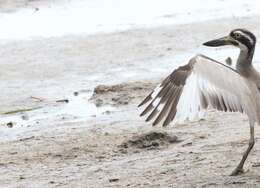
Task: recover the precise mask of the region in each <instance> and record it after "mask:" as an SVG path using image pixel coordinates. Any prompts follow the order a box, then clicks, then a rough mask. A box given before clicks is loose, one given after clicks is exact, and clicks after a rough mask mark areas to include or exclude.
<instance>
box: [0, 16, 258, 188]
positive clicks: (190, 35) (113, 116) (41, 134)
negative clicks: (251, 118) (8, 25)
mask: <svg viewBox="0 0 260 188" xmlns="http://www.w3.org/2000/svg"><path fill="white" fill-rule="evenodd" d="M258 23H259V16H257V17H254V18H252V17H250V18H243V19H236V18H232V19H223V20H217V21H207V22H203V23H194V24H188V25H181V26H167V27H158V28H152V29H138V30H132V31H125V32H118V33H112V34H99V35H93V36H68V37H61V38H49V39H34V40H29V41H14V42H6V41H2V42H1V44H0V54H1V64H0V88H2V90H1V95H0V101H1V106H0V112H6V111H10V110H15V109H19V108H25V107H26V108H31V107H35V106H39V105H43V106H48V104H49V103H47V102H46V101H45V100H44V101H36V100H33V99H32V98H30V96H34V97H40V98H44V99H51V100H57V99H62V98H66V97H67V96H68V95H70V94H72V93H73V92H75V91H80V90H88V89H89V88H93V87H96V88H97V89H96V94H95V95H94V96H93V97H92V99H91V101H92V102H94V103H95V104H97V105H98V106H103V105H111V106H113V107H114V108H116V110H114V111H106V112H105V113H103V114H102V115H101V116H97V117H95V116H92V117H89V118H87V119H85V120H84V121H81V120H79V121H77V118H76V117H75V118H74V120H75V121H73V122H71V121H67V119H66V117H65V118H63V117H55V118H49V119H46V121H41V122H40V123H39V124H38V125H32V127H33V126H35V127H36V128H35V129H31V128H30V127H28V130H26V129H27V127H23V129H25V132H23V134H18V135H17V136H16V137H15V138H13V139H10V140H1V141H0V153H1V157H0V187H5V188H6V187H24V188H28V187H259V186H260V165H259V162H260V160H259V154H260V150H259V138H260V134H259V127H256V145H255V147H254V150H253V151H252V153H251V154H250V157H249V158H248V161H247V163H246V165H245V169H246V170H247V172H246V173H245V174H243V175H240V176H237V177H231V176H229V174H230V173H231V171H232V170H233V168H234V167H235V166H236V165H237V163H238V161H239V160H240V158H241V156H242V153H243V151H244V150H245V149H246V147H247V142H248V138H249V128H248V122H247V118H246V117H245V116H243V115H241V114H237V113H225V114H224V113H220V112H214V111H211V112H209V114H208V115H207V117H206V119H205V120H203V121H200V122H190V123H187V124H183V125H172V126H170V127H167V128H161V127H152V126H151V125H150V124H149V123H145V122H144V120H143V119H142V118H140V117H139V116H138V114H139V113H140V110H139V109H137V107H136V106H137V104H138V103H139V102H140V101H141V99H142V98H143V97H144V96H145V95H146V94H147V93H149V91H150V89H152V88H153V87H154V86H155V85H156V83H158V82H159V81H160V80H161V79H162V78H163V76H165V75H162V77H161V78H154V79H152V80H150V79H145V77H144V75H140V76H138V77H136V78H128V79H122V80H121V79H120V77H116V76H117V75H116V74H119V73H114V72H113V71H112V70H115V69H116V68H118V67H123V68H125V69H123V70H124V71H125V74H127V68H131V67H138V66H139V64H140V62H143V61H148V60H151V59H160V58H165V57H167V58H173V57H174V56H175V55H176V54H178V53H182V52H184V51H188V50H191V49H195V48H197V47H198V46H199V45H200V44H201V43H202V42H204V40H205V39H210V38H212V37H215V36H217V35H218V36H219V35H220V34H223V33H227V32H228V31H229V30H230V29H233V28H236V27H246V28H249V29H251V30H253V31H254V32H255V33H256V35H257V36H260V27H259V24H258ZM187 58H189V57H187ZM224 58H226V57H223V59H224ZM159 66H160V65H158V67H159ZM169 71H171V70H169ZM114 74H115V75H114ZM147 74H149V67H147ZM113 77H115V78H114V79H113ZM141 78H142V79H141ZM147 78H150V77H149V76H147ZM108 83H109V84H112V86H110V85H108ZM101 84H103V86H98V85H101ZM118 84H119V85H118ZM104 85H105V86H104ZM47 109H48V108H47ZM46 113H51V112H49V111H46ZM41 127H42V128H41ZM14 128H15V127H14ZM14 128H7V127H6V126H5V125H2V126H1V130H4V129H9V130H12V129H14ZM151 132H152V134H151V135H150V136H146V137H145V136H144V137H142V136H143V135H144V134H148V133H151ZM160 133H162V134H160ZM140 137H141V138H140ZM176 137H177V139H176Z"/></svg>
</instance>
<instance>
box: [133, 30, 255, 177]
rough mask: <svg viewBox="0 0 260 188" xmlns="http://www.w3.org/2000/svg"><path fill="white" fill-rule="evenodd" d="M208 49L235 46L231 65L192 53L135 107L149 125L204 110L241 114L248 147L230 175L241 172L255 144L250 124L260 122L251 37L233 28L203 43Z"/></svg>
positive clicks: (251, 34)
mask: <svg viewBox="0 0 260 188" xmlns="http://www.w3.org/2000/svg"><path fill="white" fill-rule="evenodd" d="M203 45H204V46H207V47H220V46H226V45H229V46H233V47H236V48H238V49H239V51H240V52H239V56H238V59H237V62H236V65H235V67H234V68H232V67H231V66H228V65H227V64H225V63H221V62H219V61H217V60H214V59H212V58H210V57H208V56H205V55H202V54H197V55H195V56H193V57H192V58H191V59H190V60H189V61H188V63H186V64H185V65H183V66H179V67H178V68H176V69H175V70H173V72H172V73H171V74H170V75H169V76H167V77H166V78H165V79H164V80H163V81H162V82H161V83H160V84H159V85H158V86H157V87H156V88H155V89H154V90H153V91H151V93H149V95H148V96H147V97H145V98H144V99H143V101H142V102H141V103H140V104H139V105H138V106H139V107H140V106H145V107H144V110H143V111H142V113H141V114H140V116H144V115H146V116H147V118H146V121H150V120H152V119H154V120H153V125H157V124H159V123H162V126H163V127H164V126H167V125H169V124H170V123H171V122H174V123H177V122H178V121H181V120H182V121H183V120H191V119H194V118H196V117H198V118H200V117H202V116H203V115H204V114H205V112H206V111H207V110H209V109H215V110H217V111H223V112H240V113H244V114H246V115H247V116H248V121H249V127H250V138H249V143H248V147H247V150H246V151H245V152H244V154H243V157H242V159H241V160H240V162H239V164H238V165H237V166H236V168H235V169H234V170H233V171H232V173H231V174H230V175H232V176H235V175H239V174H242V173H244V169H243V166H244V163H245V161H246V159H247V157H248V155H249V153H250V151H251V150H252V148H253V146H254V144H255V136H254V132H255V131H254V126H255V124H257V125H259V124H260V73H259V72H258V71H257V70H256V68H255V67H254V66H253V64H252V60H253V56H254V52H255V45H256V37H255V35H254V34H253V33H252V32H251V31H249V30H247V29H241V28H238V29H233V30H232V31H230V32H229V34H228V35H227V36H224V37H221V38H218V39H214V40H210V41H208V42H205V43H203Z"/></svg>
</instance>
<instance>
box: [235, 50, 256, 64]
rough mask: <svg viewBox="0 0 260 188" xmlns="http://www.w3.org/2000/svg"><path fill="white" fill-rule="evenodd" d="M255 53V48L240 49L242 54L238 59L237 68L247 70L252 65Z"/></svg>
mask: <svg viewBox="0 0 260 188" xmlns="http://www.w3.org/2000/svg"><path fill="white" fill-rule="evenodd" d="M254 52H255V47H252V48H251V49H250V50H248V49H240V53H239V56H238V59H237V65H236V66H237V68H246V67H250V66H251V65H252V60H253V56H254Z"/></svg>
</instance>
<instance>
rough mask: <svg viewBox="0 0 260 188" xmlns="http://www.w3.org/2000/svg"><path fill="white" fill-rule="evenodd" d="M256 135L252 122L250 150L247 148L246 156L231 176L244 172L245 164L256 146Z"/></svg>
mask: <svg viewBox="0 0 260 188" xmlns="http://www.w3.org/2000/svg"><path fill="white" fill-rule="evenodd" d="M254 134H255V131H254V122H252V121H250V140H249V145H248V148H247V150H246V152H245V153H244V155H243V157H242V159H241V161H240V163H239V164H238V166H237V167H236V168H235V170H234V171H233V172H232V173H231V176H236V175H238V174H241V173H243V172H244V170H243V166H244V163H245V161H246V159H247V156H248V154H249V153H250V151H251V149H252V148H253V147H254V144H255V138H254Z"/></svg>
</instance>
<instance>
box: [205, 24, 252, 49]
mask: <svg viewBox="0 0 260 188" xmlns="http://www.w3.org/2000/svg"><path fill="white" fill-rule="evenodd" d="M255 43H256V37H255V35H254V34H253V33H251V32H250V31H248V30H246V29H234V30H232V31H231V32H230V33H229V35H228V36H225V37H222V38H219V39H215V40H211V41H208V42H205V43H203V45H205V46H211V47H217V46H224V45H233V46H236V47H238V48H240V49H241V50H246V51H248V52H249V51H251V50H253V49H254V48H255Z"/></svg>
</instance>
